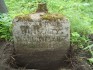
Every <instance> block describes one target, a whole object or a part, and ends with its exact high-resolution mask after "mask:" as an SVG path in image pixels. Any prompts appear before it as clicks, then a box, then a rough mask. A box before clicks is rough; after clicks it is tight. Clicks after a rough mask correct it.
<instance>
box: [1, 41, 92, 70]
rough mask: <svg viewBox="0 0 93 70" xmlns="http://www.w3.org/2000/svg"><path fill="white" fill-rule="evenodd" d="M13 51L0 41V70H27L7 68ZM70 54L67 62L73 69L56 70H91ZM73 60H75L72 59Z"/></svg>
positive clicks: (9, 46) (82, 61) (10, 45)
mask: <svg viewBox="0 0 93 70" xmlns="http://www.w3.org/2000/svg"><path fill="white" fill-rule="evenodd" d="M13 50H14V49H13V45H12V44H11V43H9V42H5V41H0V70H28V69H24V67H23V68H18V69H14V68H11V67H10V66H9V64H11V63H12V60H10V58H12V54H13ZM82 53H83V52H82ZM82 53H81V54H82ZM70 54H71V55H70V57H72V58H71V59H70V57H69V61H70V62H71V64H72V65H71V66H72V67H73V69H65V68H64V69H58V70H93V69H92V66H91V67H90V65H89V64H87V62H86V61H85V60H82V59H81V58H79V60H77V57H76V56H75V57H73V56H72V55H73V53H72V52H71V51H70ZM73 58H76V59H73ZM67 65H68V64H67ZM29 70H37V69H29Z"/></svg>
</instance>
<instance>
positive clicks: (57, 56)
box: [13, 13, 70, 68]
mask: <svg viewBox="0 0 93 70" xmlns="http://www.w3.org/2000/svg"><path fill="white" fill-rule="evenodd" d="M13 25H14V27H13V38H14V46H15V50H16V56H15V59H16V60H17V62H18V64H19V63H20V64H21V65H20V64H19V66H22V64H23V66H26V67H32V68H39V67H40V66H41V67H46V65H48V66H49V65H51V67H54V66H59V65H60V63H61V60H62V59H63V57H64V56H65V54H66V51H67V49H68V48H69V44H70V24H69V22H68V20H67V19H66V18H63V16H61V15H57V14H53V15H51V14H48V15H47V14H45V13H36V14H30V15H28V16H19V17H16V18H15V19H14V21H13ZM19 59H20V60H19Z"/></svg>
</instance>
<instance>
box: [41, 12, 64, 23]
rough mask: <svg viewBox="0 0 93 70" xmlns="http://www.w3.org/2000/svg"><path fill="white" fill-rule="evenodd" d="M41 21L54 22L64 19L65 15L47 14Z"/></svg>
mask: <svg viewBox="0 0 93 70" xmlns="http://www.w3.org/2000/svg"><path fill="white" fill-rule="evenodd" d="M41 19H43V20H49V21H52V20H57V19H63V15H61V14H50V13H46V14H44V15H42V16H41Z"/></svg>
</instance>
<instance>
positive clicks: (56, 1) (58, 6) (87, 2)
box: [0, 0, 93, 63]
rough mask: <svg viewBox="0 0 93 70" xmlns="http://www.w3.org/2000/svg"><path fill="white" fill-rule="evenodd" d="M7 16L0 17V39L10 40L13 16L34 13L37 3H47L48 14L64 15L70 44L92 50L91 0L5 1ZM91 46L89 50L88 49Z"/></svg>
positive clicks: (92, 2) (92, 23) (92, 52)
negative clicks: (67, 24)
mask: <svg viewBox="0 0 93 70" xmlns="http://www.w3.org/2000/svg"><path fill="white" fill-rule="evenodd" d="M5 2H6V5H7V7H8V10H9V12H8V14H1V15H0V39H5V40H10V39H11V31H12V30H11V27H12V20H13V18H14V17H15V16H18V15H23V14H29V13H33V12H35V11H36V8H37V3H38V2H47V7H48V10H49V13H59V14H63V15H65V16H66V17H67V18H68V19H69V21H70V24H71V42H72V44H75V45H77V46H78V47H79V48H87V47H88V48H87V50H89V51H90V52H91V54H92V57H91V59H89V61H90V62H91V63H93V50H92V47H93V45H92V46H91V44H90V40H89V39H88V35H89V34H91V33H93V0H42V1H41V0H5ZM21 18H22V17H21ZM90 46H91V48H89V47H90Z"/></svg>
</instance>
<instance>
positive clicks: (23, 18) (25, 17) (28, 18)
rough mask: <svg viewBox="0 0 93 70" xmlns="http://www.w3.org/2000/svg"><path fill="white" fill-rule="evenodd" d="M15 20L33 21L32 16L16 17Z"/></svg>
mask: <svg viewBox="0 0 93 70" xmlns="http://www.w3.org/2000/svg"><path fill="white" fill-rule="evenodd" d="M15 19H18V21H32V19H31V17H30V15H20V16H16V17H15Z"/></svg>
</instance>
